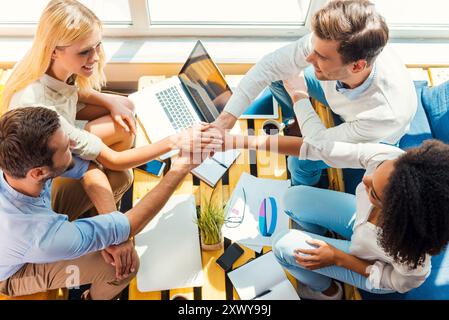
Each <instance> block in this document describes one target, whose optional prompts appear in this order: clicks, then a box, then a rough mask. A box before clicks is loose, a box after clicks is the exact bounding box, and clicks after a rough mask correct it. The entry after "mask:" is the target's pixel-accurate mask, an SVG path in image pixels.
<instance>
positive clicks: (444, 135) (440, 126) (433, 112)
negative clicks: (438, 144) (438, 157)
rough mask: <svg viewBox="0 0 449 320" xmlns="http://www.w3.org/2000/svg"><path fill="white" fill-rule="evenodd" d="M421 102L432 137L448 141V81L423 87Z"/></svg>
mask: <svg viewBox="0 0 449 320" xmlns="http://www.w3.org/2000/svg"><path fill="white" fill-rule="evenodd" d="M422 104H423V107H424V110H425V112H426V114H427V118H428V119H429V124H430V128H431V129H432V134H433V136H434V138H435V139H439V140H441V141H443V142H445V143H449V81H446V82H444V83H442V84H440V85H438V86H435V87H431V88H430V87H425V88H423V91H422Z"/></svg>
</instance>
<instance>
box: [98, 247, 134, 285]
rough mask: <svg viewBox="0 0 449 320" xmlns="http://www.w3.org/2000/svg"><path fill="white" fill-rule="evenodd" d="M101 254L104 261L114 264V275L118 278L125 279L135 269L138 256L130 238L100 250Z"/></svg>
mask: <svg viewBox="0 0 449 320" xmlns="http://www.w3.org/2000/svg"><path fill="white" fill-rule="evenodd" d="M101 255H102V256H103V258H104V260H105V261H106V263H109V264H111V265H113V266H115V276H116V278H117V279H118V280H122V279H125V278H127V277H129V275H130V274H131V273H132V272H134V271H136V267H137V261H138V257H137V252H136V250H135V249H134V244H133V243H132V241H131V240H128V241H126V242H123V243H121V244H119V245H116V246H110V247H108V248H106V249H104V250H102V251H101Z"/></svg>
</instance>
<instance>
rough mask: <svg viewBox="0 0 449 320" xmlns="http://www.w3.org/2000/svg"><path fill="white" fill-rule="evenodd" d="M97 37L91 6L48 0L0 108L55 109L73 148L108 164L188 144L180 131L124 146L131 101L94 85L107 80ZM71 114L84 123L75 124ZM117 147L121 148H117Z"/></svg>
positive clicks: (138, 160)
mask: <svg viewBox="0 0 449 320" xmlns="http://www.w3.org/2000/svg"><path fill="white" fill-rule="evenodd" d="M101 40H102V25H101V21H100V20H99V19H98V18H97V17H96V16H95V14H94V13H93V12H92V11H91V10H89V9H88V8H87V7H85V6H84V5H82V4H81V3H79V2H78V1H74V0H52V1H50V2H49V4H48V5H47V7H46V8H45V9H44V12H43V13H42V16H41V18H40V21H39V24H38V27H37V32H36V36H35V38H34V42H33V45H32V47H31V49H30V51H29V52H28V53H27V54H26V56H25V57H24V58H23V59H22V60H21V61H20V62H18V64H17V65H16V66H15V69H14V71H13V73H12V74H11V77H10V78H9V80H8V82H7V83H6V85H5V90H4V100H3V106H4V107H3V109H4V110H5V109H12V108H16V107H19V106H20V107H23V106H37V105H41V106H46V107H49V108H51V109H54V110H55V111H56V112H58V114H59V115H60V116H61V122H62V126H63V128H64V130H65V132H66V133H67V134H68V136H69V138H70V139H71V140H73V141H74V144H75V146H74V149H73V151H74V153H76V154H79V155H80V157H81V158H83V159H87V160H94V159H95V160H97V161H99V162H100V163H101V164H102V165H103V166H105V167H106V168H109V169H112V170H123V169H127V168H131V167H134V166H137V165H139V164H142V163H144V162H146V161H149V160H150V159H152V158H154V157H157V156H158V155H161V154H164V153H166V152H169V151H171V150H172V149H179V148H181V147H184V146H185V145H186V144H187V145H190V144H191V142H192V141H191V140H189V138H188V137H189V135H188V132H183V133H181V134H178V135H176V136H172V137H169V138H167V139H165V140H162V141H159V142H157V143H154V144H152V145H151V146H148V147H146V148H141V149H136V150H126V149H129V148H130V147H131V144H132V141H133V133H135V124H134V117H133V111H132V110H133V105H132V102H131V101H130V100H129V99H128V98H125V97H122V96H117V95H111V94H104V93H100V92H99V91H97V90H99V89H100V88H101V87H102V85H104V84H105V82H106V79H105V75H104V72H103V68H104V66H105V55H104V52H103V48H102V45H101ZM76 120H82V121H84V122H86V120H87V124H85V127H84V128H79V125H78V124H77V123H76V122H75V121H76ZM202 129H205V127H204V126H203V127H202ZM201 137H203V138H204V140H206V141H205V142H206V143H209V142H213V139H212V138H213V137H212V134H211V133H209V134H208V133H202V135H197V138H201ZM122 150H126V151H125V152H117V151H122Z"/></svg>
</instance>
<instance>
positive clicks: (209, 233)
mask: <svg viewBox="0 0 449 320" xmlns="http://www.w3.org/2000/svg"><path fill="white" fill-rule="evenodd" d="M224 220H225V212H224V208H223V207H221V206H219V205H215V204H213V203H211V201H207V202H206V203H205V204H204V205H203V206H202V208H201V210H200V212H199V214H198V217H197V219H196V221H195V223H196V224H197V225H198V228H199V229H200V236H201V248H202V249H203V250H205V251H213V250H219V249H221V248H222V247H223V235H222V233H221V227H222V226H223V224H224Z"/></svg>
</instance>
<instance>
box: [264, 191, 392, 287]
mask: <svg viewBox="0 0 449 320" xmlns="http://www.w3.org/2000/svg"><path fill="white" fill-rule="evenodd" d="M284 206H285V211H286V213H287V214H288V215H289V216H290V217H291V218H292V219H293V220H294V221H296V223H298V224H299V226H300V228H301V229H303V230H304V232H305V233H307V234H309V235H310V236H311V237H312V238H314V239H319V240H323V241H325V242H327V243H329V244H330V245H332V246H334V247H336V248H337V249H340V250H342V251H344V252H346V253H349V247H350V245H351V241H350V240H340V239H333V238H327V237H324V236H323V234H324V233H325V232H326V231H327V230H331V231H334V232H336V233H338V234H339V235H341V236H342V237H344V238H345V239H351V236H352V232H353V226H354V220H355V210H356V208H355V196H354V195H352V194H348V193H343V192H337V191H332V190H326V189H319V188H313V187H309V186H296V187H291V188H290V189H289V190H288V191H287V192H286V194H285V196H284ZM298 233H299V231H298V230H289V231H287V232H285V233H284V234H281V235H279V236H278V237H277V238H276V239H274V241H273V243H274V244H273V252H274V255H275V256H276V259H277V260H278V262H279V263H280V264H281V265H282V266H283V267H284V268H286V269H287V270H288V271H289V272H290V273H291V274H292V275H293V276H294V277H295V278H296V279H298V280H299V281H300V282H302V283H304V284H305V285H307V286H309V287H310V288H312V289H313V290H316V291H321V292H322V291H325V290H326V289H327V288H329V286H330V285H331V283H332V279H336V280H339V281H342V282H344V283H348V284H350V285H353V286H355V287H357V288H359V289H362V290H365V291H369V292H372V293H379V294H385V293H392V292H394V291H392V290H386V289H368V287H367V278H366V277H365V276H363V275H361V274H359V273H357V272H355V271H352V270H349V269H346V268H343V267H338V266H335V265H332V266H328V267H324V268H321V269H316V270H306V269H304V268H302V267H301V266H300V265H298V264H297V263H296V261H295V257H294V250H295V249H297V248H298V241H297V238H298Z"/></svg>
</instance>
